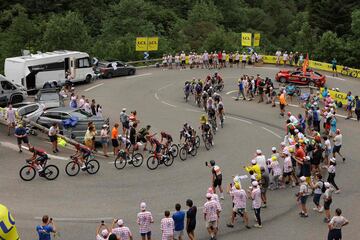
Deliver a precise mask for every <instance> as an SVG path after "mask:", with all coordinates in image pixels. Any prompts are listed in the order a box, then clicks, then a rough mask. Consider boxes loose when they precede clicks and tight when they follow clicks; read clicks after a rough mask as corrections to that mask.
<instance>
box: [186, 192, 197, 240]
mask: <svg viewBox="0 0 360 240" xmlns="http://www.w3.org/2000/svg"><path fill="white" fill-rule="evenodd" d="M186 206H188V207H189V209H188V211H187V212H186V232H187V234H188V236H189V239H190V240H194V239H195V233H194V232H195V227H196V213H197V208H196V206H194V205H193V201H192V200H191V199H188V200H186Z"/></svg>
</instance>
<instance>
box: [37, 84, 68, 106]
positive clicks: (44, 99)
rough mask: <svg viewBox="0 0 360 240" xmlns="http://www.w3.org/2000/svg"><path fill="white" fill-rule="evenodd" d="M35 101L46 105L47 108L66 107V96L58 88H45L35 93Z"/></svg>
mask: <svg viewBox="0 0 360 240" xmlns="http://www.w3.org/2000/svg"><path fill="white" fill-rule="evenodd" d="M35 102H37V103H40V104H42V105H44V107H45V109H49V108H55V107H64V106H65V105H64V97H63V96H62V95H60V94H59V89H58V88H43V89H40V90H39V91H38V93H37V94H36V95H35Z"/></svg>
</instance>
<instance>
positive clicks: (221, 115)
mask: <svg viewBox="0 0 360 240" xmlns="http://www.w3.org/2000/svg"><path fill="white" fill-rule="evenodd" d="M219 119H220V126H221V128H224V114H223V113H219Z"/></svg>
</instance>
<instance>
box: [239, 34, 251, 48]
mask: <svg viewBox="0 0 360 240" xmlns="http://www.w3.org/2000/svg"><path fill="white" fill-rule="evenodd" d="M241 45H242V46H245V47H251V33H241Z"/></svg>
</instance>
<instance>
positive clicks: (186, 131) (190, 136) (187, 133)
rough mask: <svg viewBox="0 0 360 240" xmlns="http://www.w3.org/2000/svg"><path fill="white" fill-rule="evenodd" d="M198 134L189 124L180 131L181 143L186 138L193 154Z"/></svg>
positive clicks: (185, 140) (186, 142)
mask: <svg viewBox="0 0 360 240" xmlns="http://www.w3.org/2000/svg"><path fill="white" fill-rule="evenodd" d="M195 137H196V132H195V130H194V129H193V128H192V127H191V126H190V125H189V124H187V123H185V124H184V127H183V129H182V130H181V131H180V143H181V139H182V138H184V142H185V144H188V145H189V152H191V150H192V147H193V144H194V143H195Z"/></svg>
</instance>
